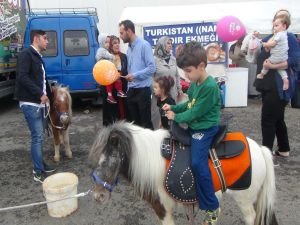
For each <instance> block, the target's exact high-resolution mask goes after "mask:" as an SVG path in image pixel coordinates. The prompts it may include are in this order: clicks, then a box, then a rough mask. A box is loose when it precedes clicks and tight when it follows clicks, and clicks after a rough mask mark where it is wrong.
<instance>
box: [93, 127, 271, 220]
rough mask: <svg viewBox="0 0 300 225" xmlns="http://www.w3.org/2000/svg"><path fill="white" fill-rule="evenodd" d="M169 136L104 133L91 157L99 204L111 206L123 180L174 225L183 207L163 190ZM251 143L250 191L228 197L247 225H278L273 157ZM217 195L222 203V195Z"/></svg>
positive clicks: (133, 130)
mask: <svg viewBox="0 0 300 225" xmlns="http://www.w3.org/2000/svg"><path fill="white" fill-rule="evenodd" d="M169 136H170V134H169V132H168V131H166V130H162V129H159V130H156V131H152V130H150V129H144V128H141V127H138V126H136V125H133V124H131V123H126V122H117V123H115V124H113V125H110V126H108V127H104V128H102V129H101V130H100V132H99V134H98V135H97V137H96V140H95V141H94V144H93V146H92V148H91V150H90V154H89V163H90V166H91V167H92V169H93V173H92V176H93V178H94V180H95V183H96V186H95V188H94V192H93V193H94V194H93V195H94V198H95V199H96V200H97V201H99V202H104V201H106V200H108V199H109V198H110V195H111V192H112V191H113V188H114V186H115V185H116V184H117V180H118V175H119V174H122V175H123V176H124V177H125V178H127V179H128V181H129V182H131V183H132V184H133V186H134V188H135V189H136V191H137V193H138V194H139V195H140V196H141V197H143V198H144V199H145V200H147V201H149V202H150V204H151V205H152V207H153V209H154V210H155V212H156V214H157V216H158V217H159V219H160V222H161V224H162V225H174V224H175V223H174V219H173V216H172V209H173V207H174V206H175V204H181V203H176V202H175V201H174V200H173V198H171V197H170V196H169V194H168V193H167V192H166V191H165V188H164V186H163V181H164V176H165V172H166V161H165V159H164V158H163V157H162V156H161V150H160V148H161V144H162V142H163V139H164V138H167V137H169ZM247 141H248V142H249V148H250V154H251V160H252V162H251V163H252V167H251V170H252V178H251V185H250V187H249V188H248V189H246V190H229V189H227V191H226V192H225V193H227V194H230V195H231V196H232V197H233V198H234V199H235V201H236V202H237V204H238V206H239V207H240V209H241V211H242V213H243V216H244V220H245V224H246V225H277V220H276V217H275V214H274V211H273V205H274V200H275V191H276V190H275V177H274V167H273V161H272V155H271V153H270V151H269V150H268V149H267V148H265V147H262V146H259V145H258V144H257V143H256V142H255V141H253V140H251V139H250V138H247ZM218 195H219V197H221V193H218ZM219 200H220V199H219Z"/></svg>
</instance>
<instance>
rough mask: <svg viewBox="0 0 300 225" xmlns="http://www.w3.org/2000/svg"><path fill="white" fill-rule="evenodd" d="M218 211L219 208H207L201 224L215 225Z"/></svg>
mask: <svg viewBox="0 0 300 225" xmlns="http://www.w3.org/2000/svg"><path fill="white" fill-rule="evenodd" d="M219 213H220V208H217V209H216V210H207V211H206V214H205V217H204V220H203V225H215V224H216V223H217V220H218V216H219Z"/></svg>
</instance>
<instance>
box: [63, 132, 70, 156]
mask: <svg viewBox="0 0 300 225" xmlns="http://www.w3.org/2000/svg"><path fill="white" fill-rule="evenodd" d="M63 140H64V141H63V143H64V146H65V152H66V156H67V157H68V158H69V159H71V158H72V151H71V148H70V138H69V128H68V129H67V130H65V131H63Z"/></svg>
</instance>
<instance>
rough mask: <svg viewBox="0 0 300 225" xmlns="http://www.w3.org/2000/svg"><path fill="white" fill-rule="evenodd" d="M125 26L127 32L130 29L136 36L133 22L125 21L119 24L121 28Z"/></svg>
mask: <svg viewBox="0 0 300 225" xmlns="http://www.w3.org/2000/svg"><path fill="white" fill-rule="evenodd" d="M121 25H123V26H124V28H125V30H126V31H127V30H128V29H130V30H131V31H132V33H134V34H135V27H134V23H133V22H132V21H131V20H123V21H122V22H121V23H119V27H120V26H121Z"/></svg>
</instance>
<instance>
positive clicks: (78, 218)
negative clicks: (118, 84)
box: [0, 99, 300, 225]
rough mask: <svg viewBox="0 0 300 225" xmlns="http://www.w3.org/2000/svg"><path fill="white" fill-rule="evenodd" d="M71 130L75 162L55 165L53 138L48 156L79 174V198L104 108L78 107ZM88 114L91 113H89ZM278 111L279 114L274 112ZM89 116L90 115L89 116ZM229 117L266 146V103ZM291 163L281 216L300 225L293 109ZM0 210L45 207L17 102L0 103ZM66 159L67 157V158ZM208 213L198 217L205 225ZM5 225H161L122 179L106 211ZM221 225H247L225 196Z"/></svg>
mask: <svg viewBox="0 0 300 225" xmlns="http://www.w3.org/2000/svg"><path fill="white" fill-rule="evenodd" d="M73 108H74V109H73V120H72V121H73V123H72V125H71V129H70V140H71V149H72V151H73V155H74V158H73V159H72V160H69V159H67V158H65V157H63V158H62V161H61V162H60V163H54V162H53V146H52V142H51V138H46V143H45V151H44V156H45V159H46V161H47V162H49V164H52V165H54V166H56V167H57V172H67V171H69V172H73V173H75V174H77V175H78V177H79V186H78V192H82V191H87V190H88V189H89V188H91V186H92V182H91V179H90V177H89V173H90V170H89V168H88V167H87V155H88V151H89V149H90V147H91V145H92V143H93V140H94V137H95V132H96V130H97V129H98V128H99V127H100V126H101V112H102V111H101V107H87V105H85V104H81V103H75V105H74V107H73ZM86 109H88V111H85V110H86ZM274 110H276V109H274ZM86 112H88V113H86ZM223 112H224V113H225V114H226V115H233V118H232V120H231V122H230V129H231V130H241V131H243V132H244V133H245V134H246V135H248V136H249V137H251V138H252V139H254V140H256V141H258V143H261V135H260V119H259V118H260V100H249V102H248V107H246V108H227V109H224V110H223ZM286 121H287V126H288V129H289V137H290V144H291V149H292V150H291V157H290V158H289V159H281V158H280V159H279V163H280V166H278V167H276V168H275V172H276V178H277V180H276V186H277V190H278V192H277V199H276V212H277V217H278V218H279V222H280V224H282V225H284V224H289V225H297V224H300V222H299V218H298V216H299V214H300V175H299V173H300V164H299V162H300V135H299V134H300V132H299V131H300V110H299V109H292V108H289V107H288V108H287V111H286ZM0 124H1V129H0V208H2V207H8V206H15V205H20V204H28V203H33V202H39V201H44V200H45V198H44V196H43V191H42V186H41V184H40V183H37V182H35V181H33V177H32V164H31V159H30V154H29V150H28V149H29V147H30V139H29V138H30V136H29V131H28V129H27V126H26V124H25V120H24V117H23V114H22V113H21V111H20V110H19V109H18V106H17V102H14V101H11V100H9V99H4V100H0ZM62 155H63V153H62ZM174 214H175V219H176V223H177V224H187V220H186V219H185V214H184V211H183V209H181V208H177V209H176V210H175V213H174ZM202 216H203V214H202V213H199V214H198V216H197V221H198V222H199V224H200V221H201V217H202ZM0 224H1V225H14V224H22V225H23V224H24V225H26V224H28V225H29V224H30V225H60V224H63V225H71V224H76V225H96V224H99V225H150V224H151V225H152V224H158V220H157V218H156V217H155V215H154V212H153V210H152V209H151V208H150V207H149V205H148V204H147V203H145V202H143V201H142V200H140V199H139V198H138V197H136V196H135V195H134V192H133V189H132V187H131V186H130V185H129V184H128V183H127V182H126V181H125V180H124V179H122V180H121V182H120V184H119V186H118V187H117V189H116V191H115V192H114V193H113V194H112V199H111V201H110V202H108V203H107V204H105V205H100V204H98V203H96V202H95V201H94V200H93V199H92V197H91V196H87V197H84V198H80V199H79V208H78V210H77V211H76V212H74V213H73V214H72V215H70V216H68V217H66V218H60V219H58V218H52V217H50V216H49V215H48V212H47V207H46V205H42V206H35V207H30V208H25V209H19V210H13V211H7V212H0ZM218 224H219V225H243V224H244V222H243V221H242V216H241V212H240V211H239V209H238V208H237V207H236V204H235V203H234V202H233V200H232V199H231V198H230V197H228V196H225V198H224V201H223V203H222V214H221V216H220V220H219V223H218Z"/></svg>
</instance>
